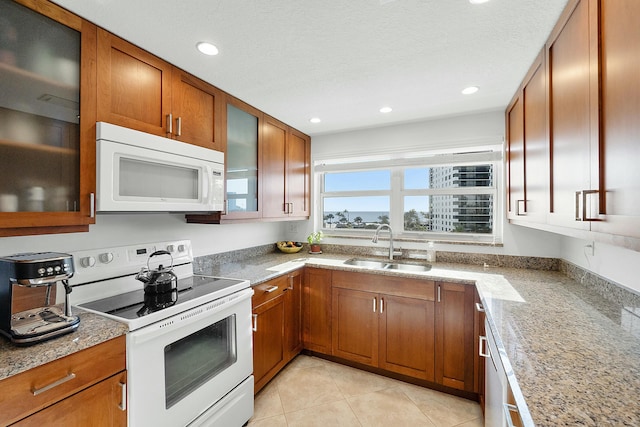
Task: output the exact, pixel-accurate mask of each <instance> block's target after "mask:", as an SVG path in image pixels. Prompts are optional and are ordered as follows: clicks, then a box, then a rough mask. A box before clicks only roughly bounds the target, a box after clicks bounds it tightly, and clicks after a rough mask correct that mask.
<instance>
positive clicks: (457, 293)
mask: <svg viewBox="0 0 640 427" xmlns="http://www.w3.org/2000/svg"><path fill="white" fill-rule="evenodd" d="M474 293H475V290H474V287H473V286H471V285H463V284H458V283H445V282H439V283H438V284H437V299H436V316H435V319H436V321H435V329H436V341H435V346H436V350H435V357H436V361H435V381H436V382H437V383H439V384H442V385H444V386H447V387H451V388H456V389H459V390H466V391H473V388H474V353H475V349H474V346H473V343H474V322H475V313H474Z"/></svg>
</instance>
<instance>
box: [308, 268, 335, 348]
mask: <svg viewBox="0 0 640 427" xmlns="http://www.w3.org/2000/svg"><path fill="white" fill-rule="evenodd" d="M303 289H304V293H303V301H302V315H303V340H304V348H305V349H307V350H311V351H317V352H319V353H323V354H331V270H325V269H321V268H305V272H304V288H303Z"/></svg>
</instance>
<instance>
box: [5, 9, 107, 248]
mask: <svg viewBox="0 0 640 427" xmlns="http://www.w3.org/2000/svg"><path fill="white" fill-rule="evenodd" d="M20 3H24V4H25V5H22V4H20ZM27 5H28V6H29V7H27ZM46 15H49V16H54V17H55V19H52V18H49V17H48V16H46ZM95 54H96V51H95V26H93V25H92V24H89V23H87V22H84V21H83V20H82V19H80V18H79V17H77V16H75V15H73V14H71V13H68V12H67V11H65V10H63V9H60V8H58V7H57V6H55V5H53V4H51V3H48V2H44V1H43V2H31V1H10V0H0V93H1V94H2V96H0V171H1V172H0V173H1V174H2V179H0V236H6V235H20V234H39V233H51V232H62V231H85V230H86V229H87V227H88V224H90V223H93V222H94V221H93V218H92V212H93V206H92V204H93V203H92V200H93V197H92V194H93V191H94V189H95V170H92V169H93V168H92V167H91V166H90V165H93V161H92V157H91V156H93V158H95V95H94V94H92V93H91V90H90V88H92V89H93V92H95V77H92V76H95V65H94V64H95ZM92 67H93V70H92ZM81 82H82V83H83V84H82V85H81ZM91 83H93V87H91ZM81 89H82V90H81ZM92 99H93V103H94V106H93V108H89V107H90V106H91V103H92ZM92 111H93V112H92ZM85 113H86V114H85ZM92 132H93V133H92Z"/></svg>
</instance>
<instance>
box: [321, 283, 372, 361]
mask: <svg viewBox="0 0 640 427" xmlns="http://www.w3.org/2000/svg"><path fill="white" fill-rule="evenodd" d="M379 304H380V297H379V295H378V294H375V293H372V292H362V291H354V290H351V289H344V288H333V303H332V304H331V310H332V315H333V319H332V325H333V328H332V329H333V330H332V339H333V346H332V354H333V355H334V356H337V357H342V358H344V359H348V360H353V361H354V362H359V363H363V364H365V365H370V366H378V306H379Z"/></svg>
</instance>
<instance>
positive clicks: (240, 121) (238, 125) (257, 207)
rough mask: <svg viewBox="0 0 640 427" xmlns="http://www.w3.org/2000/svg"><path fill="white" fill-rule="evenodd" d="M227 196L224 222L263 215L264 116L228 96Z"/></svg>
mask: <svg viewBox="0 0 640 427" xmlns="http://www.w3.org/2000/svg"><path fill="white" fill-rule="evenodd" d="M226 104H227V107H226V121H227V128H226V130H227V147H226V158H225V166H226V169H227V170H226V197H227V206H226V210H225V214H224V215H223V218H224V219H255V218H259V217H260V215H261V198H260V196H261V194H262V187H263V185H262V178H261V177H262V166H261V165H262V129H263V114H262V113H261V112H260V111H259V110H257V109H255V108H253V107H251V106H250V105H248V104H245V103H243V102H241V101H239V100H237V99H235V98H232V97H227V103H226Z"/></svg>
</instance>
